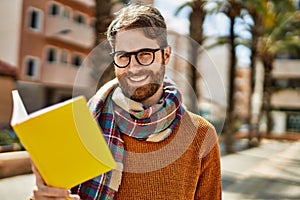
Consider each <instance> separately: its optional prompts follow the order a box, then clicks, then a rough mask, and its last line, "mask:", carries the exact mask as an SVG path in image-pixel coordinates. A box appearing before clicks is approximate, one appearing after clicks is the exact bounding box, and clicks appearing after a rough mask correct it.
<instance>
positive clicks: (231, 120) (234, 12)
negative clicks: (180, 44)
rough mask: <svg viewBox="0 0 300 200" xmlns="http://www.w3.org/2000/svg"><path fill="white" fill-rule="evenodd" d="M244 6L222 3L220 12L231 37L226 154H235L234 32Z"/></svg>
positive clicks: (229, 1) (235, 0)
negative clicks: (226, 23)
mask: <svg viewBox="0 0 300 200" xmlns="http://www.w3.org/2000/svg"><path fill="white" fill-rule="evenodd" d="M241 9H242V5H241V3H240V2H239V0H227V1H224V2H222V4H221V7H220V12H222V13H224V14H225V15H226V16H227V17H228V18H229V21H230V26H229V36H228V37H227V43H228V44H229V48H230V53H229V88H228V99H227V102H228V103H227V117H226V120H225V126H224V132H225V145H226V152H227V153H233V152H234V149H233V141H234V139H233V133H234V131H235V128H234V124H235V121H236V117H235V113H234V93H235V86H234V81H235V73H236V63H237V57H236V46H237V43H236V39H237V38H236V34H235V32H234V28H235V20H236V18H237V17H239V16H240V13H241ZM223 39H224V38H223Z"/></svg>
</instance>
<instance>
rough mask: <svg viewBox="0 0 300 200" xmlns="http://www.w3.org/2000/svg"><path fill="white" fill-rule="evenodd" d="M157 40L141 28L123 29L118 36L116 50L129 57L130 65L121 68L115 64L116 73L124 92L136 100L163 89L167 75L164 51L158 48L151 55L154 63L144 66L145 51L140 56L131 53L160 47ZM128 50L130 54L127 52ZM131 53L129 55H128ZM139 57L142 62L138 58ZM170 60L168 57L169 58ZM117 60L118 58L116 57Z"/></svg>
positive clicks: (141, 99) (146, 97)
mask: <svg viewBox="0 0 300 200" xmlns="http://www.w3.org/2000/svg"><path fill="white" fill-rule="evenodd" d="M159 48H160V46H159V45H158V43H157V41H156V40H152V39H149V38H147V37H145V36H144V34H143V32H141V31H139V30H129V31H121V32H119V33H118V34H117V36H116V43H115V52H120V51H121V52H122V54H121V56H120V59H122V57H123V55H124V56H125V57H126V56H127V57H126V59H128V57H130V58H129V60H130V62H129V64H128V66H126V67H124V68H119V67H117V66H115V74H116V77H117V78H118V80H119V84H120V87H121V89H122V91H123V93H124V94H125V95H126V96H127V97H129V98H131V99H133V100H134V101H138V102H142V101H144V100H146V99H148V98H149V97H151V96H153V95H154V94H155V93H156V92H157V91H158V90H159V89H162V87H161V86H162V83H163V78H164V75H165V66H164V65H163V63H165V64H166V59H163V56H164V55H163V51H162V50H157V51H156V52H151V51H150V53H149V52H148V53H149V55H150V56H151V55H152V56H153V58H154V59H153V63H152V62H151V63H150V64H149V65H147V66H143V65H142V64H141V63H142V62H143V60H142V58H143V55H144V53H143V52H141V53H139V54H138V56H136V54H135V55H130V53H132V52H140V50H141V49H150V50H155V49H159ZM126 52H128V53H129V54H126ZM128 55H129V56H128ZM136 57H138V59H139V61H140V63H139V62H138V60H137V59H136ZM167 60H168V58H167ZM115 61H116V59H115Z"/></svg>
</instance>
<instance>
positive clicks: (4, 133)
mask: <svg viewBox="0 0 300 200" xmlns="http://www.w3.org/2000/svg"><path fill="white" fill-rule="evenodd" d="M13 143H19V139H18V137H17V136H16V135H15V133H14V132H13V131H11V130H8V129H3V130H0V146H4V145H9V144H13Z"/></svg>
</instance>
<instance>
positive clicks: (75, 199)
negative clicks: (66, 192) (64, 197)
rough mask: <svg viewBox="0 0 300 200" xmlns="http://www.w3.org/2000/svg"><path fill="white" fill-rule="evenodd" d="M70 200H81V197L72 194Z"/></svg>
mask: <svg viewBox="0 0 300 200" xmlns="http://www.w3.org/2000/svg"><path fill="white" fill-rule="evenodd" d="M69 199H70V200H80V197H79V196H78V195H77V194H71V195H70V196H69Z"/></svg>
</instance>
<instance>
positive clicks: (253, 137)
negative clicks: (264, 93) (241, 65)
mask: <svg viewBox="0 0 300 200" xmlns="http://www.w3.org/2000/svg"><path fill="white" fill-rule="evenodd" d="M249 13H250V15H251V16H252V18H253V20H254V24H255V25H254V26H252V28H251V33H252V43H251V47H250V49H251V56H250V69H251V75H250V99H251V100H252V97H253V96H254V92H255V91H254V88H255V75H256V59H257V56H258V52H257V44H258V39H259V37H260V35H261V34H262V20H261V17H260V15H259V14H258V13H257V11H256V10H255V9H253V8H252V9H251V10H250V9H249ZM252 103H253V102H252V101H249V104H248V107H249V117H248V119H247V120H248V125H249V132H248V145H249V147H254V146H258V145H259V142H260V140H259V139H258V138H259V135H258V134H259V133H258V116H254V114H253V112H252V110H253V108H252Z"/></svg>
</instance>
